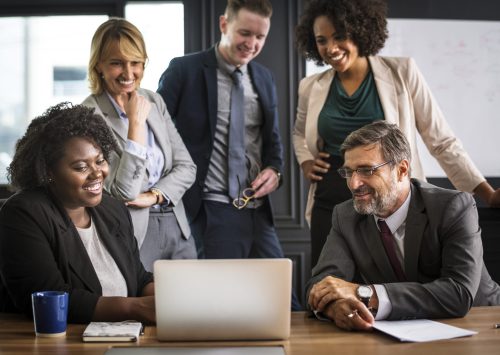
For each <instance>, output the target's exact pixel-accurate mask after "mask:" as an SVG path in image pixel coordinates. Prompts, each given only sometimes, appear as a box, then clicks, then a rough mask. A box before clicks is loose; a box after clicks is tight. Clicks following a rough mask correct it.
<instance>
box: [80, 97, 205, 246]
mask: <svg viewBox="0 0 500 355" xmlns="http://www.w3.org/2000/svg"><path fill="white" fill-rule="evenodd" d="M138 93H139V94H141V95H142V96H144V97H146V98H147V99H148V100H149V101H150V102H151V111H150V112H149V116H148V118H147V122H148V124H149V127H150V128H151V130H152V131H153V133H154V135H155V139H156V141H157V143H158V145H159V146H160V148H161V150H162V152H163V157H164V158H165V165H164V166H163V171H162V176H161V178H160V180H158V182H157V183H156V184H155V187H156V188H158V189H159V190H160V191H161V192H163V193H164V194H165V195H167V196H168V198H170V201H171V202H172V204H173V206H174V208H173V210H174V214H175V217H176V218H177V222H178V223H179V227H180V229H181V231H182V235H183V237H184V238H185V239H188V238H189V237H190V236H191V229H190V227H189V222H188V219H187V216H186V211H185V210H184V204H183V202H182V196H183V195H184V192H186V190H187V189H188V188H189V187H191V185H192V184H193V182H194V180H195V177H196V165H195V164H194V163H193V160H192V159H191V156H190V155H189V152H188V151H187V148H186V146H185V145H184V142H183V141H182V139H181V137H180V135H179V133H178V132H177V129H176V128H175V126H174V123H173V122H172V119H171V118H170V115H169V114H168V111H167V106H166V105H165V102H164V101H163V99H162V98H161V96H160V95H158V94H157V93H155V92H153V91H150V90H146V89H138ZM82 104H83V105H85V106H90V107H94V108H95V109H96V111H95V112H96V113H97V114H99V115H101V116H102V117H104V120H105V121H106V123H107V124H108V125H109V127H111V129H112V131H113V133H114V135H115V138H116V140H117V142H118V149H117V151H116V152H113V153H112V154H111V156H110V157H109V176H108V177H107V178H106V180H105V182H104V187H105V188H106V190H107V191H109V192H110V193H111V195H113V196H114V197H116V198H118V199H120V200H122V201H130V200H133V199H135V198H136V197H137V195H139V193H141V192H145V191H148V171H147V160H146V159H143V158H141V157H138V156H137V155H134V154H131V153H128V152H127V151H126V150H125V145H126V142H127V133H128V127H127V126H126V125H125V124H124V123H123V121H122V120H121V119H120V117H119V116H118V113H117V112H116V110H115V108H114V106H113V104H112V103H111V101H110V100H109V97H108V95H107V94H106V93H105V92H103V93H102V94H100V95H90V96H89V97H87V98H86V99H85V100H84V101H83V103H82ZM129 211H130V215H131V217H132V222H133V224H134V233H135V237H136V238H137V242H138V244H139V247H140V246H141V245H142V242H143V241H144V238H145V237H146V232H147V229H148V222H149V208H129Z"/></svg>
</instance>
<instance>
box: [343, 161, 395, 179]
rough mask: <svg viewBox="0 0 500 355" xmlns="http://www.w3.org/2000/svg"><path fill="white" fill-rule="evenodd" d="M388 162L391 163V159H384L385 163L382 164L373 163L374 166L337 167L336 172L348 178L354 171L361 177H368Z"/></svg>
mask: <svg viewBox="0 0 500 355" xmlns="http://www.w3.org/2000/svg"><path fill="white" fill-rule="evenodd" d="M389 163H392V160H389V161H386V162H385V163H382V164H379V165H375V166H372V167H361V168H357V169H354V170H353V169H349V168H339V169H337V172H338V173H339V174H340V176H342V177H343V178H344V179H348V178H350V177H352V175H353V174H354V173H356V174H358V175H359V176H362V177H370V176H372V175H373V173H374V172H375V170H377V169H379V168H381V167H383V166H384V165H386V164H389Z"/></svg>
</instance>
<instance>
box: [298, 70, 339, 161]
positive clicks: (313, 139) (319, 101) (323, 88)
mask: <svg viewBox="0 0 500 355" xmlns="http://www.w3.org/2000/svg"><path fill="white" fill-rule="evenodd" d="M334 76H335V70H327V71H325V72H324V73H323V74H321V75H319V76H318V80H316V81H315V82H314V84H313V85H312V87H311V92H310V94H309V101H308V106H307V118H306V128H305V129H306V137H310V138H309V139H308V143H307V145H308V146H309V147H310V148H313V147H314V149H316V150H317V151H316V152H312V153H313V155H317V152H318V151H321V150H322V149H323V141H322V140H321V138H320V137H319V136H318V118H319V114H320V112H321V110H322V109H323V107H324V106H325V102H326V98H327V97H328V94H329V92H330V86H331V84H332V81H333V78H334Z"/></svg>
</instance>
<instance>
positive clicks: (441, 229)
mask: <svg viewBox="0 0 500 355" xmlns="http://www.w3.org/2000/svg"><path fill="white" fill-rule="evenodd" d="M341 153H342V155H343V158H344V164H343V166H342V167H341V168H339V169H338V173H339V174H340V176H342V177H343V178H345V179H346V182H347V186H348V188H349V190H350V191H351V193H352V199H351V200H348V201H346V202H344V203H341V204H339V205H337V206H336V207H335V209H334V211H333V216H332V229H331V231H330V234H329V235H328V238H327V241H326V243H325V246H324V247H323V250H322V252H321V255H320V258H319V261H318V264H317V265H316V267H315V268H314V269H313V277H312V278H311V280H310V281H309V283H308V285H307V294H306V295H307V298H308V305H309V307H310V309H311V310H313V311H314V313H315V314H316V315H317V316H318V317H325V318H328V319H331V320H333V321H334V322H335V323H336V325H337V326H339V327H341V328H344V329H347V330H350V329H361V330H367V329H370V328H371V327H372V325H373V322H374V320H381V319H390V320H402V319H415V318H431V319H432V318H448V317H463V316H464V315H465V314H466V313H467V312H468V311H469V309H470V307H472V306H487V305H498V304H500V287H499V286H498V285H497V284H496V283H495V282H494V281H493V280H492V279H491V277H490V275H489V273H488V271H487V270H486V267H485V266H484V262H483V260H482V255H483V248H482V243H481V230H480V228H479V223H478V215H477V210H476V204H475V202H474V199H473V197H472V195H470V194H469V193H466V192H460V191H455V190H448V189H442V188H439V187H437V186H433V185H431V184H428V183H426V182H423V181H419V180H417V179H411V178H410V162H411V153H410V147H409V144H408V141H407V140H406V138H405V136H404V134H403V133H402V132H401V131H400V130H399V128H397V126H396V125H393V124H388V123H386V122H385V121H377V122H375V123H372V124H369V125H367V126H365V127H363V128H360V129H358V130H357V131H354V132H353V133H351V134H350V135H349V136H348V137H347V138H346V140H345V141H344V143H343V144H342V146H341Z"/></svg>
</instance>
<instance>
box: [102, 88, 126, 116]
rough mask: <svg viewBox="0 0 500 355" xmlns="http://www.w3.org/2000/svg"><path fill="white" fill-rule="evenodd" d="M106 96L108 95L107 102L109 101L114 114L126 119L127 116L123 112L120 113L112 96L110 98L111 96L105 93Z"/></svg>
mask: <svg viewBox="0 0 500 355" xmlns="http://www.w3.org/2000/svg"><path fill="white" fill-rule="evenodd" d="M106 95H108V98H109V101H111V104H112V105H113V107H114V108H115V110H116V113H118V116H120V117H121V118H128V117H127V114H126V113H125V112H124V111H122V109H121V108H120V106H119V105H118V104H117V103H116V101H115V99H113V96H111V94H110V93H109V92H108V91H106Z"/></svg>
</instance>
